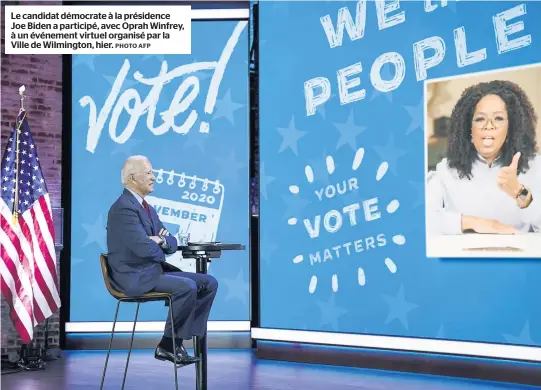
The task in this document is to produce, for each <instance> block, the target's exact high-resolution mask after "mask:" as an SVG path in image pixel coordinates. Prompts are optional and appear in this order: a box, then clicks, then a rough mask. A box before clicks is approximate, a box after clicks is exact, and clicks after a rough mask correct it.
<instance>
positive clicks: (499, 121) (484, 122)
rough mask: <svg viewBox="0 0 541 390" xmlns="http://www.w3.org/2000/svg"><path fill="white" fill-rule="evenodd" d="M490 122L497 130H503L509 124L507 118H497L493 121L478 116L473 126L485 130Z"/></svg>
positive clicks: (474, 119)
mask: <svg viewBox="0 0 541 390" xmlns="http://www.w3.org/2000/svg"><path fill="white" fill-rule="evenodd" d="M489 121H490V122H492V125H493V126H494V127H495V128H497V129H501V128H502V127H504V126H505V125H506V124H507V118H504V117H503V116H497V117H496V118H492V119H489V118H485V117H482V116H478V117H474V118H473V121H472V125H473V126H474V127H475V128H477V129H484V128H485V127H486V126H488V122H489Z"/></svg>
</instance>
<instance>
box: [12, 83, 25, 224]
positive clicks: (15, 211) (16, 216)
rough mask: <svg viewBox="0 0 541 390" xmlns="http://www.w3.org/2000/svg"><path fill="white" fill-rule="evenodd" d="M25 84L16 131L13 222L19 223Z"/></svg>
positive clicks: (21, 91)
mask: <svg viewBox="0 0 541 390" xmlns="http://www.w3.org/2000/svg"><path fill="white" fill-rule="evenodd" d="M24 90H25V88H24V85H22V86H21V87H20V88H19V96H20V98H21V108H20V109H19V113H18V114H17V119H16V120H15V123H16V124H17V129H16V131H15V148H16V151H15V202H13V224H14V225H17V223H18V220H19V208H18V206H19V133H20V132H21V126H22V124H23V122H24V118H25V117H26V110H25V109H24ZM21 113H24V114H23V117H22V118H21V120H20V121H19V116H20V115H21Z"/></svg>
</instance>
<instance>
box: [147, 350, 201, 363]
mask: <svg viewBox="0 0 541 390" xmlns="http://www.w3.org/2000/svg"><path fill="white" fill-rule="evenodd" d="M154 357H155V358H156V359H158V360H164V361H165V360H167V361H169V362H171V363H174V362H175V358H174V355H173V352H169V351H167V350H165V349H163V348H162V347H160V346H157V347H156V351H154ZM176 358H177V359H176V360H177V365H179V366H186V365H188V364H193V363H197V362H198V361H199V359H198V358H196V357H193V356H190V355H188V352H187V351H186V349H185V348H184V346H181V347H177V356H176Z"/></svg>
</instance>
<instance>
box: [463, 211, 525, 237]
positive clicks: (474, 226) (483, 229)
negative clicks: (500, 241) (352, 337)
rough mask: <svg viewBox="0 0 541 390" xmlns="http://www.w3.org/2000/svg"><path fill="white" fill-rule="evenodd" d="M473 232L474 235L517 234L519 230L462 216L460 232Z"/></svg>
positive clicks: (489, 220)
mask: <svg viewBox="0 0 541 390" xmlns="http://www.w3.org/2000/svg"><path fill="white" fill-rule="evenodd" d="M465 230H473V231H474V232H476V233H486V234H518V233H519V230H518V229H516V228H514V227H513V226H511V225H506V224H504V223H501V222H500V221H496V220H493V219H486V218H481V217H473V216H470V215H463V216H462V231H465Z"/></svg>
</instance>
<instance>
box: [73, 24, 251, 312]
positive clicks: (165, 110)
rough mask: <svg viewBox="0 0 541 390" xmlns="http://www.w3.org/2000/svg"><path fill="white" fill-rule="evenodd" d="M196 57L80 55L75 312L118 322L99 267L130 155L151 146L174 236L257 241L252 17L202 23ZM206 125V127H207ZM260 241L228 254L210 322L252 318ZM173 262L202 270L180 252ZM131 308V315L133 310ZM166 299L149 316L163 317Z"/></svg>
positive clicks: (160, 207)
mask: <svg viewBox="0 0 541 390" xmlns="http://www.w3.org/2000/svg"><path fill="white" fill-rule="evenodd" d="M192 28H193V40H192V42H193V43H192V48H193V49H192V54H191V55H165V56H160V55H131V56H120V55H118V56H117V55H101V56H100V55H97V56H91V55H82V56H73V76H72V83H73V86H72V94H73V97H72V106H73V120H72V126H73V128H72V155H73V157H72V164H73V165H72V170H73V180H72V215H71V218H72V240H71V245H72V248H71V253H72V257H71V321H111V320H112V318H113V314H114V305H115V301H114V300H113V299H112V298H110V297H109V295H108V293H107V291H106V289H105V286H104V283H103V278H102V275H101V271H100V266H99V254H100V253H101V252H104V251H106V231H105V226H106V223H107V213H108V210H109V207H110V206H111V204H112V203H113V202H114V201H115V200H116V199H117V197H118V196H119V195H120V194H121V192H122V189H123V188H122V185H121V182H120V170H121V167H122V164H123V162H124V161H125V159H126V158H127V157H128V156H130V155H133V154H143V155H145V156H147V157H148V158H149V159H150V162H151V163H152V165H153V169H154V172H155V175H156V176H157V184H155V186H154V192H153V193H152V194H151V195H150V196H149V203H151V204H152V205H153V206H154V207H155V208H156V210H157V211H158V214H159V215H160V218H162V220H163V221H164V222H165V224H166V227H167V228H168V229H169V231H170V232H172V233H177V232H178V231H182V232H190V234H191V238H192V240H196V239H203V240H213V239H215V240H218V241H222V242H234V243H241V244H244V245H246V247H247V248H248V244H249V199H248V196H249V172H248V168H249V167H248V161H249V158H248V155H249V132H248V108H249V107H248V96H249V94H248V25H247V22H245V21H240V22H237V21H214V22H202V21H201V22H197V21H196V22H194V23H193V24H192ZM204 131H207V132H204ZM248 253H249V250H248V249H247V250H246V251H242V252H234V253H233V252H232V253H224V254H223V256H222V258H221V259H219V260H217V261H214V262H212V263H211V265H210V268H209V273H210V274H212V275H213V276H215V277H216V278H217V279H218V281H219V282H220V288H219V291H218V295H217V296H216V300H215V303H214V307H213V310H212V312H211V314H210V319H211V320H247V319H249V295H248V294H249V255H248ZM169 261H171V262H172V263H173V264H176V265H179V264H182V269H192V270H194V268H193V263H190V262H185V261H184V262H182V260H181V259H180V258H179V257H178V256H177V255H173V256H172V257H171V258H170V259H169ZM130 306H131V305H127V308H124V309H122V308H121V311H120V317H119V318H120V320H132V319H133V312H134V310H133V308H132V307H130ZM166 315H167V311H166V308H165V307H164V306H163V303H161V304H160V303H156V304H148V307H147V305H145V307H144V308H143V309H142V311H141V320H143V321H144V320H147V321H150V320H153V321H164V320H165V318H166V317H165V316H166Z"/></svg>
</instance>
